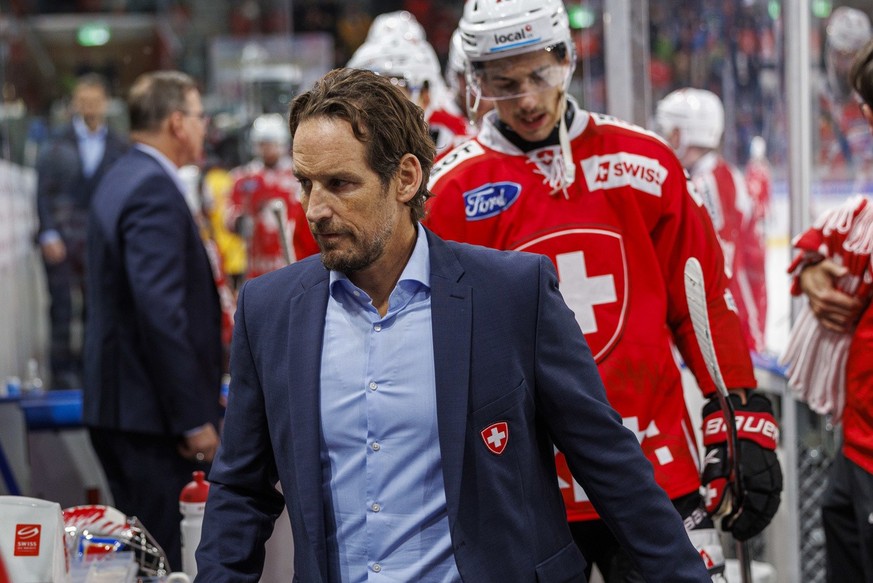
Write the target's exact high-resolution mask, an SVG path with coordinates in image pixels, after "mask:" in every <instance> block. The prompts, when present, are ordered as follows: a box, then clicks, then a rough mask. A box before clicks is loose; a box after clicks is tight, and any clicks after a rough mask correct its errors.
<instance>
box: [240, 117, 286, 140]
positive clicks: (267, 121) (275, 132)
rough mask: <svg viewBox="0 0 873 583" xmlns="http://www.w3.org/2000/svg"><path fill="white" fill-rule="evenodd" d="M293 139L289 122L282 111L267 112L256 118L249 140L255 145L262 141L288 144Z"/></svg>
mask: <svg viewBox="0 0 873 583" xmlns="http://www.w3.org/2000/svg"><path fill="white" fill-rule="evenodd" d="M290 139H291V135H290V130H289V129H288V123H287V122H286V121H285V117H284V116H283V115H282V114H280V113H265V114H264V115H260V116H258V117H256V118H255V121H254V122H252V130H251V133H250V134H249V140H250V141H251V143H252V144H253V145H256V144H262V143H265V142H266V143H271V144H278V145H280V146H286V145H288V143H289V141H290Z"/></svg>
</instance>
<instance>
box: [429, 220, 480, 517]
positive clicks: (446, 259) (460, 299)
mask: <svg viewBox="0 0 873 583" xmlns="http://www.w3.org/2000/svg"><path fill="white" fill-rule="evenodd" d="M427 235H428V242H429V244H430V262H431V282H430V283H431V314H432V318H433V352H434V364H435V367H436V400H437V422H438V424H439V440H440V455H441V456H442V466H443V480H444V482H445V488H446V508H447V510H448V516H449V524H450V525H452V524H454V523H455V518H456V517H457V515H458V506H459V503H460V495H461V474H462V467H463V463H464V445H465V443H466V435H467V408H468V401H467V395H468V393H469V388H470V387H469V385H470V348H471V342H472V315H473V310H472V307H473V300H472V290H471V289H470V287H469V286H467V285H464V284H462V283H459V280H460V278H461V276H462V275H463V273H464V268H463V267H462V266H461V264H460V263H458V260H457V257H455V254H454V253H453V252H452V250H451V249H450V248H449V247H448V246H447V245H446V244H445V242H443V241H442V240H441V239H438V238H437V237H436V236H434V235H433V233H431V232H430V231H428V232H427Z"/></svg>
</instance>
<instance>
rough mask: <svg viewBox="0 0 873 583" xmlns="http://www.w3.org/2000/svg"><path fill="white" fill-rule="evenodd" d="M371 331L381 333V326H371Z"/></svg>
mask: <svg viewBox="0 0 873 583" xmlns="http://www.w3.org/2000/svg"><path fill="white" fill-rule="evenodd" d="M373 330H375V331H376V332H381V331H382V324H376V325H375V326H373Z"/></svg>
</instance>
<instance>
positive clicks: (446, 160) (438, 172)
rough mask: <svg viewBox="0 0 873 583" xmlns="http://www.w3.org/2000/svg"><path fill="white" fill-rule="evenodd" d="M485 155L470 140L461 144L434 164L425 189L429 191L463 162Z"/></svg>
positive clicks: (473, 140)
mask: <svg viewBox="0 0 873 583" xmlns="http://www.w3.org/2000/svg"><path fill="white" fill-rule="evenodd" d="M484 153H485V148H483V147H482V145H481V144H480V143H479V142H478V141H476V140H475V139H471V140H469V141H466V142H464V143H463V144H461V145H459V146H456V147H455V148H453V149H452V150H449V151H448V152H447V153H446V154H445V155H443V156H442V157H441V158H440V159H439V160H438V161H437V162H436V164H434V166H433V168H432V169H431V171H430V180H429V181H428V183H427V188H428V190H430V189H431V188H433V186H434V185H435V184H436V183H437V182H438V181H439V179H440V178H442V177H443V176H444V175H446V174H448V172H449V171H450V170H452V169H453V168H456V167H457V166H459V165H461V164H462V163H463V162H466V161H467V160H470V159H472V158H476V157H477V156H481V155H483V154H484Z"/></svg>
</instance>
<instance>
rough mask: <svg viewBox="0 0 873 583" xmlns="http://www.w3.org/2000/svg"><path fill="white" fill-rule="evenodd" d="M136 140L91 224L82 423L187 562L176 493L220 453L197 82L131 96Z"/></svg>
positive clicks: (166, 75)
mask: <svg viewBox="0 0 873 583" xmlns="http://www.w3.org/2000/svg"><path fill="white" fill-rule="evenodd" d="M128 107H129V115H130V129H131V139H132V141H133V143H134V145H133V147H132V148H131V149H130V151H129V152H128V153H127V154H125V155H124V156H123V157H122V158H121V159H120V160H119V161H118V162H117V163H116V164H115V165H114V166H113V167H112V169H111V170H110V171H109V172H108V173H107V174H106V176H105V178H104V179H103V181H102V182H101V183H100V187H99V188H98V189H97V192H96V193H95V195H94V200H93V202H92V204H91V214H90V216H89V222H88V262H89V263H88V282H87V283H88V285H87V293H88V314H87V320H86V328H85V349H86V350H85V391H84V395H83V420H84V423H85V425H86V426H88V427H89V429H90V433H91V442H92V444H93V445H94V449H95V451H96V453H97V455H98V457H99V459H100V462H101V464H102V466H103V469H104V470H105V472H106V477H107V478H108V482H109V486H110V489H111V491H112V496H113V498H114V502H115V506H116V507H117V508H118V509H119V510H121V511H122V512H125V513H126V514H128V515H136V516H137V517H139V519H140V520H141V521H142V522H143V524H144V525H145V527H146V528H147V529H148V530H149V531H150V532H151V533H152V535H154V537H155V539H156V540H157V541H158V542H159V543H160V545H161V546H162V547H163V549H164V551H166V554H167V558H168V559H169V562H170V565H171V566H173V567H175V568H179V567H180V564H181V549H180V540H179V539H180V531H179V522H180V520H181V516H180V514H179V493H180V491H181V489H182V488H183V487H184V486H185V484H186V483H187V482H189V481H190V480H191V473H192V471H193V470H196V469H206V468H205V465H206V464H208V463H209V462H211V460H212V457H213V455H214V453H215V450H216V448H217V447H218V434H217V431H216V427H218V422H219V419H220V415H221V409H220V406H219V397H220V389H221V372H222V368H221V337H220V332H221V329H220V327H221V310H220V307H219V299H218V293H217V291H216V287H215V282H214V279H213V274H212V269H211V267H210V263H209V259H208V257H207V254H206V250H205V248H204V246H203V241H202V239H201V238H200V234H199V231H198V227H197V225H196V224H195V222H194V219H193V218H192V216H191V212H190V211H189V209H188V205H187V203H186V202H185V198H184V196H183V194H182V193H183V189H184V184H183V183H182V182H181V180H180V178H179V175H178V173H177V169H178V167H180V166H183V165H186V164H191V163H194V162H197V161H198V160H199V159H200V157H201V156H202V152H203V139H204V136H205V134H206V124H207V119H206V116H205V115H204V113H203V105H202V103H201V100H200V93H199V92H198V90H197V86H196V85H195V83H194V81H193V80H192V79H191V78H190V77H188V76H187V75H185V74H183V73H178V72H175V71H162V72H156V73H147V74H145V75H143V76H141V77H140V78H139V79H137V80H136V81H135V82H134V84H133V86H132V88H131V90H130V96H129V99H128Z"/></svg>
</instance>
